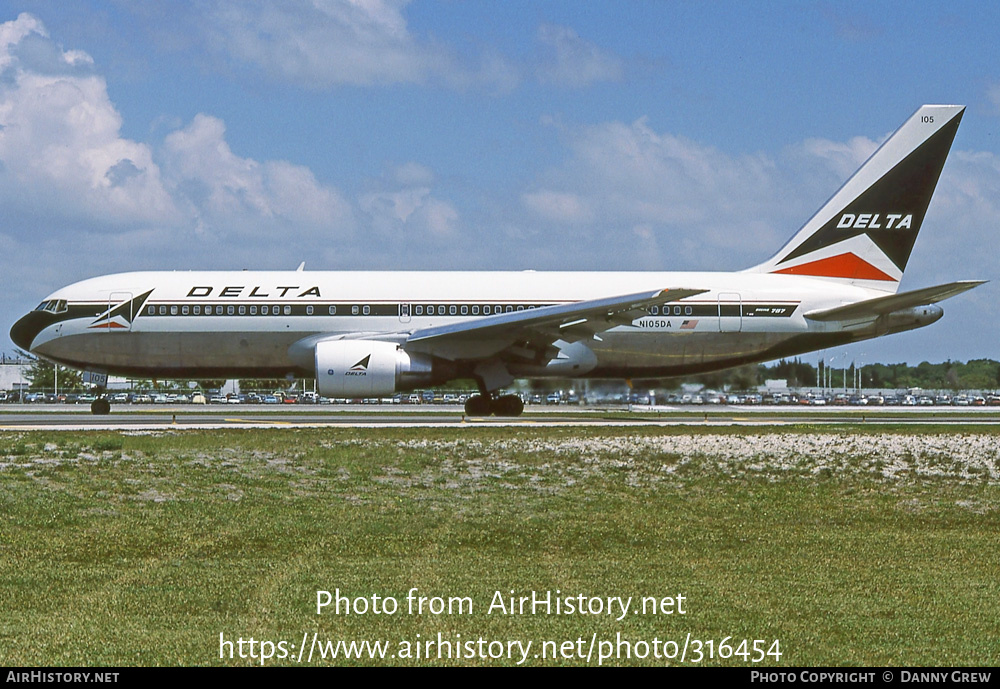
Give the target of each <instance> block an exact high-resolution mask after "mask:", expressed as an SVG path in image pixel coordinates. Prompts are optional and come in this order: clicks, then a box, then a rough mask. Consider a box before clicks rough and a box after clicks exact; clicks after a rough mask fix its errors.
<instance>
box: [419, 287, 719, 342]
mask: <svg viewBox="0 0 1000 689" xmlns="http://www.w3.org/2000/svg"><path fill="white" fill-rule="evenodd" d="M707 291H708V290H707V289H690V288H669V289H660V290H656V291H653V292H639V293H637V294H626V295H622V296H617V297H607V298H603V299H593V300H589V301H577V302H572V303H570V304H557V305H555V306H544V307H542V308H538V309H528V310H525V311H514V312H511V313H503V314H498V315H496V316H484V317H481V318H473V319H470V320H468V321H462V322H460V323H453V324H450V325H442V326H438V327H434V328H424V329H422V330H417V331H415V332H414V333H412V334H411V335H410V336H409V337H408V338H407V340H406V345H405V346H406V350H407V351H410V352H423V353H426V354H433V355H435V356H439V357H443V358H445V359H451V360H456V359H481V358H486V357H490V356H493V355H495V354H498V353H499V352H502V351H503V350H504V349H506V348H508V347H510V346H512V345H515V344H518V343H533V344H536V345H544V346H547V345H550V344H552V343H553V342H555V341H556V340H563V341H565V342H576V341H578V340H583V339H588V338H591V337H594V336H596V335H597V334H598V333H602V332H604V331H606V330H610V329H611V328H614V327H616V326H619V325H627V324H629V323H631V322H632V321H633V320H635V319H636V318H638V317H640V316H643V315H645V314H646V313H648V309H649V308H650V307H653V306H659V305H662V304H666V303H668V302H675V301H677V300H679V299H684V298H686V297H690V296H694V295H696V294H702V293H704V292H707Z"/></svg>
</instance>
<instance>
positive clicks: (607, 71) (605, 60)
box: [537, 24, 625, 88]
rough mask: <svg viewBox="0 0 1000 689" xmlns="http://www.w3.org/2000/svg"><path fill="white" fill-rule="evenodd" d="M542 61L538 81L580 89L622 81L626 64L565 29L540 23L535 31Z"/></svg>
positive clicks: (565, 27) (574, 32)
mask: <svg viewBox="0 0 1000 689" xmlns="http://www.w3.org/2000/svg"><path fill="white" fill-rule="evenodd" d="M538 42H539V44H540V45H541V47H542V58H541V60H540V63H539V65H538V69H537V73H538V79H539V81H541V82H542V83H544V84H556V85H559V86H569V87H572V88H579V87H583V86H589V85H590V84H593V83H595V82H599V81H621V80H622V79H623V78H624V76H625V65H624V62H623V61H622V59H621V58H619V57H618V56H616V55H612V54H610V53H608V52H606V51H604V50H601V49H600V48H598V47H597V46H596V45H594V44H593V43H591V42H590V41H585V40H584V39H582V38H580V36H579V35H577V33H576V31H574V30H573V29H571V28H569V27H567V26H555V25H552V24H543V25H542V26H541V27H539V29H538Z"/></svg>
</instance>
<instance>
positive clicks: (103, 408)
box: [90, 397, 111, 416]
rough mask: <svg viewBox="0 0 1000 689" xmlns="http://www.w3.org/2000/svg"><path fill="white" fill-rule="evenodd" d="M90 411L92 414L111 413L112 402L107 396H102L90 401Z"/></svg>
mask: <svg viewBox="0 0 1000 689" xmlns="http://www.w3.org/2000/svg"><path fill="white" fill-rule="evenodd" d="M90 413H91V414H99V415H102V416H103V415H104V414H110V413H111V403H110V402H108V400H107V398H105V397H100V398H98V399H96V400H94V401H93V402H91V403H90Z"/></svg>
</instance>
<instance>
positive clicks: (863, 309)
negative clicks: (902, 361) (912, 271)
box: [804, 280, 986, 321]
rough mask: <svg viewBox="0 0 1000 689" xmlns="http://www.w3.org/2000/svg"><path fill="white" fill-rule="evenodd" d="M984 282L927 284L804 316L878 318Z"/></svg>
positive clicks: (818, 318) (956, 293)
mask: <svg viewBox="0 0 1000 689" xmlns="http://www.w3.org/2000/svg"><path fill="white" fill-rule="evenodd" d="M984 282H986V281H985V280H959V281H958V282H949V283H947V284H944V285H935V286H934V287H924V288H922V289H916V290H912V291H910V292H901V293H899V294H890V295H889V296H886V297H876V298H875V299H866V300H865V301H859V302H855V303H854V304H847V305H845V306H835V307H833V308H832V309H816V310H814V311H808V312H806V313H805V314H804V315H805V317H806V318H808V319H809V320H813V321H849V320H855V319H859V318H875V317H878V316H883V315H885V314H887V313H892V312H893V311H899V310H900V309H910V308H913V307H915V306H925V305H927V304H936V303H937V302H939V301H943V300H945V299H948V298H950V297H954V296H955V295H958V294H961V293H962V292H965V291H968V290H970V289H972V288H973V287H978V286H979V285H981V284H983V283H984Z"/></svg>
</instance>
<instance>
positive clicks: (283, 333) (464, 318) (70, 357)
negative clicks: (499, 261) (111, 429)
mask: <svg viewBox="0 0 1000 689" xmlns="http://www.w3.org/2000/svg"><path fill="white" fill-rule="evenodd" d="M964 111H965V107H964V106H958V105H925V106H923V107H921V108H920V109H918V110H917V112H916V113H914V115H913V116H911V117H910V118H909V119H908V120H906V122H905V123H904V124H903V125H902V126H901V127H900V128H899V129H898V130H897V131H896V132H895V133H894V134H892V136H890V137H889V138H888V139H887V140H886V141H885V142H884V143H883V144H882V145H881V146H880V147H879V148H878V150H876V151H875V153H873V154H872V156H871V157H870V158H869V159H868V160H867V161H866V162H865V163H864V164H863V165H862V166H861V168H860V169H859V170H858V171H857V172H856V173H855V174H854V175H853V176H852V177H851V178H850V179H848V180H847V182H845V183H844V185H843V186H842V187H841V188H840V189H839V190H838V191H837V192H836V193H835V194H834V195H833V196H832V197H831V198H830V199H829V200H828V201H827V202H826V203H825V204H824V205H823V206H822V207H821V208H820V209H819V210H818V211H817V212H816V213H815V214H814V215H813V216H812V217H811V218H810V219H809V220H808V221H807V222H806V223H805V224H804V225H803V226H802V228H801V229H799V231H798V232H796V233H795V235H794V236H793V237H792V238H791V239H790V240H789V241H788V242H787V243H786V244H785V245H784V246H783V247H782V248H781V249H780V250H779V251H778V252H777V253H776V254H774V256H772V257H771V258H769V259H768V260H766V261H764V262H763V263H760V264H758V265H755V266H752V267H750V268H748V269H746V270H742V271H738V272H535V271H524V272H429V271H428V272H354V271H351V272H345V271H338V272H320V271H306V270H304V263H303V264H302V265H300V266H299V268H298V270H295V271H273V272H261V271H239V272H236V271H233V272H221V271H204V272H193V271H192V272H131V273H121V274H116V275H107V276H103V277H96V278H92V279H89V280H83V281H82V282H77V283H75V284H72V285H69V286H67V287H63V288H61V289H58V290H56V291H55V292H53V293H52V294H50V295H49V296H48V297H46V298H45V300H44V301H42V303H41V304H39V306H38V307H37V308H36V309H35V310H33V311H31V312H29V313H28V314H26V315H25V316H23V317H22V318H21V319H19V320H18V321H17V322H16V323H15V324H14V326H13V327H12V328H11V331H10V337H11V339H12V340H13V341H14V342H15V343H16V344H17V345H18V346H19V347H21V348H22V349H25V350H28V351H31V352H33V353H34V354H36V355H38V356H40V357H43V358H44V359H47V360H49V361H52V362H54V363H57V364H61V365H64V366H69V367H72V368H76V369H81V370H84V371H87V372H91V373H94V374H96V375H97V376H106V375H108V374H115V375H125V376H136V377H143V378H157V379H169V378H280V377H289V378H290V377H295V376H298V377H314V378H316V380H317V387H318V391H319V393H320V394H321V395H325V396H328V397H334V398H358V397H381V396H388V395H392V394H395V393H397V392H402V391H407V390H413V389H416V388H421V387H430V386H437V385H440V384H442V383H445V382H447V381H450V380H454V379H472V380H474V381H475V382H476V385H477V386H478V388H479V394H477V395H473V396H472V397H470V398H469V399H468V401H467V402H466V405H465V411H466V414H467V415H469V416H472V417H477V416H487V415H490V414H495V415H497V416H517V415H519V414H520V413H521V412H522V411H523V409H524V404H523V402H522V401H521V399H520V398H519V397H517V396H515V395H510V394H502V392H501V390H502V389H503V388H505V387H507V386H509V385H510V384H511V383H512V382H513V381H514V380H515V379H519V378H545V377H559V378H614V379H631V380H635V379H643V378H663V377H670V376H678V375H683V374H690V373H702V372H707V371H714V370H719V369H724V368H729V367H734V366H740V365H743V364H748V363H756V362H762V361H770V360H774V359H778V358H781V357H787V356H792V355H797V354H802V353H805V352H810V351H815V350H819V349H824V348H828V347H834V346H839V345H845V344H848V343H851V342H857V341H860V340H866V339H869V338H874V337H880V336H882V335H887V334H890V333H897V332H902V331H906V330H912V329H914V328H920V327H923V326H926V325H929V324H931V323H933V322H935V321H937V320H938V319H939V318H941V316H942V315H943V313H944V312H943V310H942V308H941V307H940V306H938V302H940V301H942V300H944V299H947V298H949V297H953V296H955V295H957V294H960V293H962V292H965V291H966V290H969V289H972V288H973V287H976V286H978V285H980V284H982V283H983V281H978V280H964V281H958V282H951V283H948V284H943V285H936V286H933V287H923V288H920V289H915V290H911V291H906V292H899V291H898V287H899V282H900V280H901V279H902V277H903V271H904V270H905V268H906V265H907V261H908V259H909V257H910V252H911V250H912V248H913V244H914V241H915V240H916V238H917V233H918V232H919V230H920V228H921V226H922V224H923V221H924V217H925V214H926V212H927V207H928V205H929V203H930V200H931V195H932V194H933V192H934V188H935V186H936V185H937V181H938V178H939V176H940V174H941V170H942V167H943V166H944V163H945V159H946V158H947V156H948V152H949V150H950V148H951V145H952V142H953V140H954V138H955V134H956V132H957V130H958V125H959V123H960V122H961V119H962V115H963V113H964ZM92 411H93V412H94V413H97V414H106V413H108V412H109V411H110V404H109V403H108V401H107V399H106V398H105V397H99V398H98V399H97V401H95V402H94V404H93V405H92Z"/></svg>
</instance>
